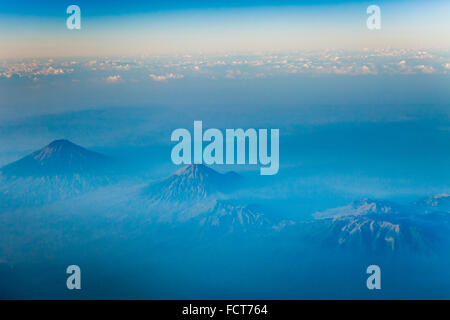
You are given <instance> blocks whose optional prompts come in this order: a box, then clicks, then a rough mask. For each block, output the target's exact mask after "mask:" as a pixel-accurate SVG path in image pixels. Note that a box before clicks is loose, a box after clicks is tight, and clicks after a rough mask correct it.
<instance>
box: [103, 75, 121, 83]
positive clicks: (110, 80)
mask: <svg viewBox="0 0 450 320" xmlns="http://www.w3.org/2000/svg"><path fill="white" fill-rule="evenodd" d="M120 81H122V78H121V77H120V75H115V76H109V77H108V78H106V82H108V83H116V82H120Z"/></svg>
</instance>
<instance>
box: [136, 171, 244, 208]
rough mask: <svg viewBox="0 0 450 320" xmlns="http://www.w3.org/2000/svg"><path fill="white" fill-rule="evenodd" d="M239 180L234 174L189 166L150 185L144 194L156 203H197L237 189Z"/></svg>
mask: <svg viewBox="0 0 450 320" xmlns="http://www.w3.org/2000/svg"><path fill="white" fill-rule="evenodd" d="M241 179H242V177H241V176H240V175H238V174H237V173H235V172H228V173H225V174H222V173H219V172H217V171H215V170H213V169H211V168H209V167H207V166H205V165H202V164H191V165H187V166H185V167H183V168H181V169H180V170H178V171H177V172H175V173H174V174H173V175H171V176H169V177H168V178H166V179H163V180H161V181H158V182H155V183H152V184H150V185H149V186H148V187H146V188H145V190H144V193H145V194H146V195H148V196H150V198H152V199H153V200H156V201H168V202H185V201H191V200H196V201H198V200H202V199H207V198H210V197H213V196H218V195H220V194H224V193H227V192H229V191H231V190H233V189H234V188H237V187H238V186H239V182H240V181H241Z"/></svg>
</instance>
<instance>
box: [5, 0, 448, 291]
mask: <svg viewBox="0 0 450 320" xmlns="http://www.w3.org/2000/svg"><path fill="white" fill-rule="evenodd" d="M371 4H372V3H367V2H363V1H332V0H324V1H290V0H289V1H270V0H267V1H266V0H264V1H259V2H257V1H253V0H248V1H247V0H242V1H226V2H220V1H219V2H217V1H212V2H211V1H190V0H186V1H184V0H182V1H175V2H173V1H166V2H156V1H139V0H129V1H127V2H119V1H104V0H99V1H85V0H80V1H78V5H79V6H80V7H81V11H80V12H81V16H80V17H78V18H79V19H81V20H80V21H81V25H79V28H75V27H74V28H70V23H68V22H70V21H66V20H67V19H71V18H70V17H69V14H70V12H69V13H68V11H67V7H66V6H65V5H61V4H56V3H55V2H54V1H33V2H30V1H28V2H26V1H14V2H7V1H1V0H0V30H2V31H0V45H1V50H0V299H110V298H112V299H450V254H449V253H450V185H449V181H450V118H449V116H450V90H449V88H450V42H449V40H450V37H448V35H449V34H450V23H449V20H448V12H450V5H449V3H448V1H441V0H432V1H427V2H426V3H425V2H423V1H408V2H407V3H406V2H404V1H384V0H380V1H379V3H377V4H378V5H380V7H381V9H380V10H381V17H382V18H381V22H380V23H381V27H380V28H377V29H371V28H369V24H367V19H368V18H369V19H370V17H369V15H368V14H369V13H368V11H367V9H368V6H369V5H371ZM78 18H77V19H78ZM74 19H75V18H74ZM72 26H74V25H72ZM194 121H202V124H203V129H204V130H206V129H211V128H215V129H218V130H219V131H220V132H225V130H226V129H239V128H240V129H244V130H246V129H249V128H253V129H256V130H264V129H266V130H268V132H271V131H269V130H271V129H279V170H278V172H277V173H276V174H274V175H261V174H260V164H261V162H260V163H259V164H256V165H249V164H239V165H237V164H236V165H235V164H233V165H223V164H217V163H216V164H214V165H205V164H201V163H197V162H196V163H195V164H188V163H184V164H182V165H175V164H174V163H175V162H174V161H173V159H172V158H171V151H172V148H173V147H174V145H175V144H176V143H175V142H172V141H171V134H172V133H173V131H174V130H176V129H180V128H184V129H186V130H188V131H189V132H192V131H193V130H194V128H193V126H194ZM258 132H261V131H258ZM271 139H272V138H271ZM174 141H175V140H174ZM214 141H215V140H214ZM244 141H245V140H244ZM271 141H272V140H271ZM205 144H206V143H205ZM249 145H250V142H249ZM255 145H256V143H255ZM258 148H259V151H260V150H261V145H258ZM193 149H194V148H193ZM249 149H250V147H249ZM270 149H271V150H272V146H271V147H270ZM233 150H234V146H233ZM266 151H267V150H266ZM255 152H256V151H255ZM249 158H250V157H249V156H248V155H247V156H246V158H245V160H248V161H245V162H246V163H249V162H250V160H249ZM69 265H77V266H79V267H80V268H81V275H82V276H81V279H82V280H81V287H82V289H81V290H68V287H67V286H66V280H67V277H68V276H69V275H68V274H67V273H66V268H67V267H68V266H69ZM370 265H378V266H379V267H380V268H381V290H369V289H368V287H367V285H366V280H367V278H368V276H369V275H368V274H367V272H366V270H367V267H368V266H370Z"/></svg>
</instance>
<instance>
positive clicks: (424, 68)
mask: <svg viewBox="0 0 450 320" xmlns="http://www.w3.org/2000/svg"><path fill="white" fill-rule="evenodd" d="M415 68H416V69H419V70H420V71H422V72H423V73H434V72H435V70H434V68H433V67H432V66H425V65H423V64H421V65H419V66H416V67H415Z"/></svg>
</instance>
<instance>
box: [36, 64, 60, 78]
mask: <svg viewBox="0 0 450 320" xmlns="http://www.w3.org/2000/svg"><path fill="white" fill-rule="evenodd" d="M34 74H35V75H44V76H48V75H58V74H64V70H63V69H61V68H56V69H55V68H53V67H52V66H49V67H48V68H43V69H41V70H40V71H38V72H35V73H34Z"/></svg>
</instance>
